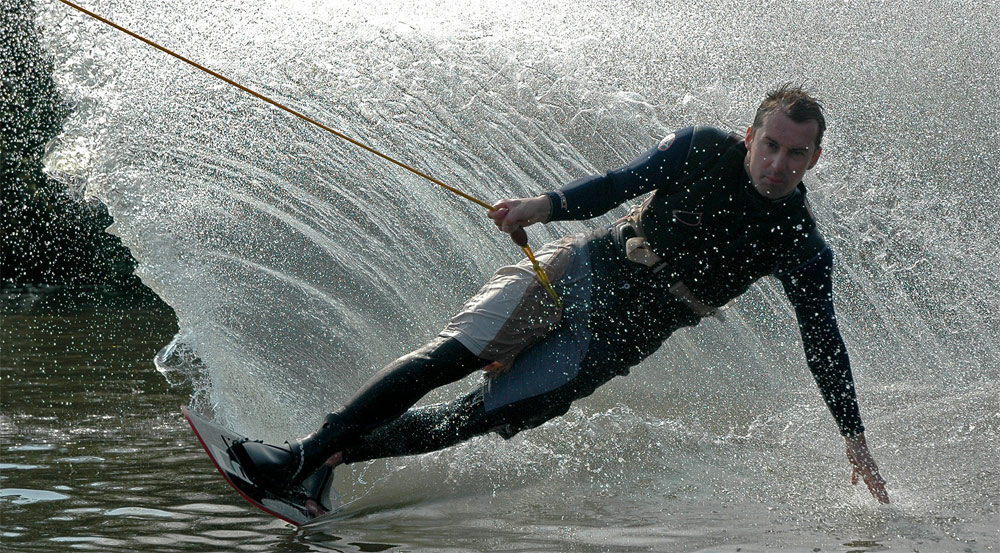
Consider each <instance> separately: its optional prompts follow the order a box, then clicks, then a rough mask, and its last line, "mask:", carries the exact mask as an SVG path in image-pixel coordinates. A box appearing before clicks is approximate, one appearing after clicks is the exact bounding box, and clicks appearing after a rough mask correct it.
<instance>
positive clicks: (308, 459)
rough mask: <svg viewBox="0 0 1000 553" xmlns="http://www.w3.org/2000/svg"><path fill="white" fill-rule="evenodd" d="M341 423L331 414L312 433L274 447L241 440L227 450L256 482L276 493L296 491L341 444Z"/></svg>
mask: <svg viewBox="0 0 1000 553" xmlns="http://www.w3.org/2000/svg"><path fill="white" fill-rule="evenodd" d="M345 433H346V428H345V425H344V424H343V423H342V421H341V419H340V417H339V416H338V415H337V414H335V413H330V414H329V415H327V416H326V419H324V420H323V426H322V427H321V428H320V429H319V430H317V431H316V432H314V433H312V434H310V435H308V436H306V437H304V438H300V439H298V440H295V441H292V442H285V444H284V445H281V446H277V445H272V444H266V443H264V442H261V441H243V442H237V443H234V444H232V445H231V446H230V448H229V451H230V453H231V454H232V455H233V456H234V457H235V458H236V460H237V461H238V462H239V464H240V466H241V467H243V470H244V471H245V472H246V473H247V476H249V477H250V478H253V479H254V480H255V481H256V482H257V483H258V484H260V485H261V486H264V487H266V488H268V489H269V490H271V491H272V492H273V493H276V494H278V495H290V494H294V493H296V491H297V490H296V488H298V487H299V486H300V485H301V484H302V481H303V480H305V479H306V478H308V477H309V476H311V475H312V474H313V473H314V472H316V471H317V470H319V468H320V467H322V466H323V463H325V462H326V460H327V459H329V458H330V456H331V455H333V454H334V453H337V452H338V451H340V450H341V449H342V448H343V447H344V445H345V444H344V441H343V438H344V435H345Z"/></svg>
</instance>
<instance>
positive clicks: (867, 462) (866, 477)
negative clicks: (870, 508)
mask: <svg viewBox="0 0 1000 553" xmlns="http://www.w3.org/2000/svg"><path fill="white" fill-rule="evenodd" d="M847 459H848V460H849V461H850V462H851V465H853V466H854V470H853V471H851V484H854V485H855V486H857V485H858V481H859V480H863V481H864V483H865V485H866V486H868V491H869V492H871V494H872V496H873V497H875V499H877V500H878V502H879V503H889V492H887V491H886V489H885V479H884V478H882V475H881V474H879V472H878V465H876V464H875V459H874V458H873V457H872V454H871V452H870V451H868V444H867V443H866V442H865V435H864V434H858V435H857V436H848V437H847Z"/></svg>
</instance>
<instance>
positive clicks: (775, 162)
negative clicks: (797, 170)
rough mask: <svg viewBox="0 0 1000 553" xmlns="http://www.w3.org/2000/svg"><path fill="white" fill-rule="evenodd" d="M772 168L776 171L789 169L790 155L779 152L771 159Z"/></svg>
mask: <svg viewBox="0 0 1000 553" xmlns="http://www.w3.org/2000/svg"><path fill="white" fill-rule="evenodd" d="M771 167H773V168H774V170H775V171H784V170H785V169H787V168H788V154H786V153H785V152H778V153H777V154H775V155H774V157H773V158H771Z"/></svg>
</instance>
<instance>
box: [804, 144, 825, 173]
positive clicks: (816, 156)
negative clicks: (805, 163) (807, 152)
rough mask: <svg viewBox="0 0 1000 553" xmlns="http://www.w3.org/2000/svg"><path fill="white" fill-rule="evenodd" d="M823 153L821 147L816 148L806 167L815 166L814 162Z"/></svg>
mask: <svg viewBox="0 0 1000 553" xmlns="http://www.w3.org/2000/svg"><path fill="white" fill-rule="evenodd" d="M822 153H823V148H816V153H814V154H813V158H812V160H811V161H809V167H806V169H812V168H813V167H815V166H816V162H817V161H819V155H820V154H822Z"/></svg>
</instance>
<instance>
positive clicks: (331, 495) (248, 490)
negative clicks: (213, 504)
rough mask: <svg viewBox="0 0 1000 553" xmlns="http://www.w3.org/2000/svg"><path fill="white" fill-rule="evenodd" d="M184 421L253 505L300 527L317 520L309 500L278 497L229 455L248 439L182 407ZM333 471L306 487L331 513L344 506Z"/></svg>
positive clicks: (322, 472)
mask: <svg viewBox="0 0 1000 553" xmlns="http://www.w3.org/2000/svg"><path fill="white" fill-rule="evenodd" d="M181 412H182V413H184V418H185V419H187V421H188V424H190V425H191V430H193V431H194V435H195V436H196V437H197V438H198V441H199V442H201V446H202V447H203V448H205V453H207V454H208V457H209V458H210V459H211V460H212V463H214V464H215V468H217V469H219V472H220V473H221V474H222V477H223V478H225V479H226V482H228V483H229V485H230V486H232V487H233V489H234V490H236V492H237V493H239V494H240V495H241V496H242V497H243V499H245V500H247V501H248V502H249V503H250V504H251V505H253V506H254V507H257V508H258V509H260V510H262V511H264V512H265V513H268V514H270V515H272V516H275V517H277V518H280V519H281V520H284V521H285V522H289V523H291V524H294V525H295V526H301V525H303V524H305V523H307V522H310V521H313V520H316V517H314V516H313V514H312V513H311V512H310V510H309V508H308V507H307V506H306V499H305V498H304V497H302V498H294V499H293V498H288V497H282V496H278V495H275V494H274V493H271V492H270V491H268V490H267V489H265V488H263V487H262V486H260V485H258V483H256V482H254V480H253V478H251V477H250V476H248V475H247V474H246V472H244V470H243V467H241V466H240V464H239V461H238V460H237V459H236V457H235V456H234V455H233V454H232V453H231V452H230V446H231V445H232V444H233V443H235V442H238V441H241V440H244V439H246V438H245V437H244V436H241V435H239V434H237V433H236V432H233V431H232V430H229V429H228V428H225V427H223V426H220V425H218V424H216V423H214V422H211V421H209V420H208V419H205V418H204V417H202V416H201V415H198V414H197V413H194V412H192V411H190V410H188V408H187V406H184V405H182V406H181ZM332 472H333V471H331V470H330V469H329V468H328V467H323V468H322V469H321V470H319V471H318V472H317V473H316V474H314V475H313V476H311V477H310V478H309V479H307V480H306V482H304V483H303V486H304V487H306V488H308V489H316V490H319V493H318V494H317V496H316V499H315V501H317V502H318V503H319V504H320V506H321V507H322V508H323V509H325V510H326V511H327V512H328V513H332V512H334V511H336V510H337V509H338V508H340V507H341V501H340V498H339V496H338V495H337V492H336V491H335V490H334V489H333V487H332V484H333V474H332Z"/></svg>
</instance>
